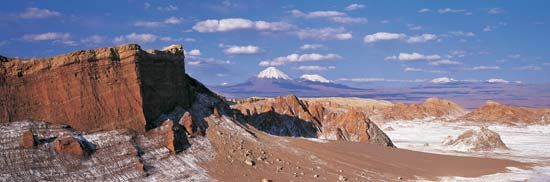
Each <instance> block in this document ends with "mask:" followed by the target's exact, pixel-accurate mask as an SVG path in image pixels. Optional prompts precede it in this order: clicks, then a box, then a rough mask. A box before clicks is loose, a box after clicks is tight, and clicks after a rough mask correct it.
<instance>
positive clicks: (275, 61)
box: [259, 53, 342, 66]
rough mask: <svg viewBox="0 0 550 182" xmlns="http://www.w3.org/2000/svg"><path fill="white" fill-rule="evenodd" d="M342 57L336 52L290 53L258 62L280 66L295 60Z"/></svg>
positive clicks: (324, 59)
mask: <svg viewBox="0 0 550 182" xmlns="http://www.w3.org/2000/svg"><path fill="white" fill-rule="evenodd" d="M338 59H342V56H340V55H338V54H332V53H330V54H318V53H311V54H290V55H287V56H282V57H276V58H274V59H271V60H264V61H261V62H260V64H259V65H260V66H280V65H284V64H286V63H296V62H313V61H329V60H338Z"/></svg>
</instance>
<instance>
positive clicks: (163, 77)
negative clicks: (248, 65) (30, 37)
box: [0, 44, 194, 132]
mask: <svg viewBox="0 0 550 182" xmlns="http://www.w3.org/2000/svg"><path fill="white" fill-rule="evenodd" d="M183 59H184V55H183V49H182V47H181V46H180V45H176V46H170V47H167V48H165V49H164V50H163V51H156V50H152V51H143V50H141V48H140V47H139V46H138V45H134V44H129V45H122V46H117V47H109V48H99V49H95V50H87V51H76V52H73V53H68V54H64V55H59V56H55V57H52V58H36V59H12V58H5V59H4V60H2V61H1V62H0V122H13V121H19V120H24V119H32V120H42V121H48V122H52V123H60V124H68V125H70V126H71V127H73V128H75V129H77V130H80V131H99V130H113V129H121V128H128V129H132V130H134V131H138V132H144V131H145V130H146V129H147V128H153V127H155V126H151V122H150V121H154V120H155V119H157V118H158V117H159V116H160V115H161V114H162V113H167V112H170V111H172V110H173V109H174V108H175V107H176V106H180V107H183V108H187V107H189V106H190V105H191V103H192V99H193V98H194V97H193V95H192V93H193V92H191V91H190V90H189V86H188V85H187V83H188V81H187V77H186V75H185V67H184V62H183Z"/></svg>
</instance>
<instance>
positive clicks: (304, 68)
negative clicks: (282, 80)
mask: <svg viewBox="0 0 550 182" xmlns="http://www.w3.org/2000/svg"><path fill="white" fill-rule="evenodd" d="M294 69H296V70H302V71H326V70H333V69H336V66H316V65H312V66H298V67H295V68H294Z"/></svg>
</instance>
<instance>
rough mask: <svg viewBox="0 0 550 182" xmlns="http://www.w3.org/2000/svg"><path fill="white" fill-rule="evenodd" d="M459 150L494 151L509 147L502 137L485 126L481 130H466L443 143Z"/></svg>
mask: <svg viewBox="0 0 550 182" xmlns="http://www.w3.org/2000/svg"><path fill="white" fill-rule="evenodd" d="M443 144H445V145H449V146H453V147H455V148H456V149H458V150H466V151H492V150H496V149H501V150H507V149H508V147H507V146H506V144H504V142H502V140H501V139H500V135H499V134H498V133H496V132H494V131H491V130H489V128H487V127H485V126H483V127H480V128H479V129H475V130H473V129H470V130H466V131H465V132H464V133H462V134H461V135H460V136H458V137H457V138H455V139H452V138H448V139H447V140H446V141H444V142H443Z"/></svg>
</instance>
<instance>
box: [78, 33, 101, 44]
mask: <svg viewBox="0 0 550 182" xmlns="http://www.w3.org/2000/svg"><path fill="white" fill-rule="evenodd" d="M105 39H106V38H105V37H103V36H99V35H92V36H89V37H86V38H84V39H82V40H81V41H80V42H82V43H84V44H101V43H103V42H104V41H105Z"/></svg>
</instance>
